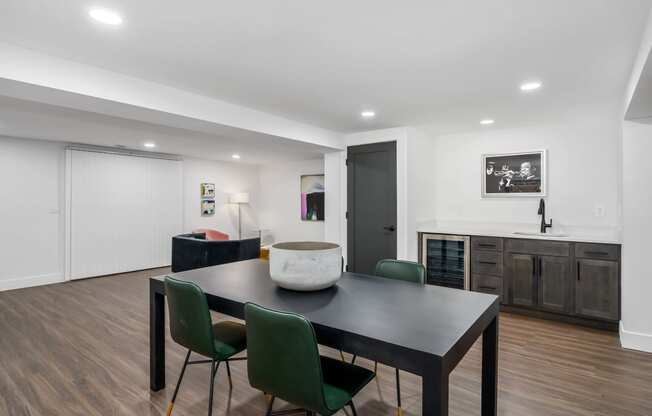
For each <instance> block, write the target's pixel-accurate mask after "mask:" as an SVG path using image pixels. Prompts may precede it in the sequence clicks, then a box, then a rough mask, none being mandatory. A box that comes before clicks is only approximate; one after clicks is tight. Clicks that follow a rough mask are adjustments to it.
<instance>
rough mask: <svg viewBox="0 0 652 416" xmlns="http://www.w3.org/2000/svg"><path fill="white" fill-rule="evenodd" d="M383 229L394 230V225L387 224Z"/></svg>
mask: <svg viewBox="0 0 652 416" xmlns="http://www.w3.org/2000/svg"><path fill="white" fill-rule="evenodd" d="M383 229H384V230H387V231H396V227H394V226H393V225H388V226H387V227H383Z"/></svg>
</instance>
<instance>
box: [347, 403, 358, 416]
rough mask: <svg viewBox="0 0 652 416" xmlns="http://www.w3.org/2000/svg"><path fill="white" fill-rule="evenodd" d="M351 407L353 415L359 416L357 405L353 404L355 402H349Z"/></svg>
mask: <svg viewBox="0 0 652 416" xmlns="http://www.w3.org/2000/svg"><path fill="white" fill-rule="evenodd" d="M349 407H351V413H353V416H358V412H356V411H355V405H354V404H353V401H350V402H349Z"/></svg>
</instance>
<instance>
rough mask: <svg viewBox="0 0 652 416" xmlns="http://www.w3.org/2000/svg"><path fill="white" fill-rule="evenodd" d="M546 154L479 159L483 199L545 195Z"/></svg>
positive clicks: (523, 153) (500, 155)
mask: <svg viewBox="0 0 652 416" xmlns="http://www.w3.org/2000/svg"><path fill="white" fill-rule="evenodd" d="M546 173H547V172H546V151H545V150H536V151H531V152H522V153H504V154H493V155H482V197H483V198H494V197H496V198H500V197H543V196H545V195H546Z"/></svg>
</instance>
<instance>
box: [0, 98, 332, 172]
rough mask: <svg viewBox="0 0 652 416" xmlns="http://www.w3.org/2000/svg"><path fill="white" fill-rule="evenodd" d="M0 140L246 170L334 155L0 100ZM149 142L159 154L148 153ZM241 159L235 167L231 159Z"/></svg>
mask: <svg viewBox="0 0 652 416" xmlns="http://www.w3.org/2000/svg"><path fill="white" fill-rule="evenodd" d="M0 136H10V137H21V138H31V139H41V140H54V141H61V142H69V143H82V144H90V145H97V146H116V145H121V146H125V147H127V148H130V149H136V150H141V151H147V150H150V151H153V152H158V153H170V154H177V155H183V156H191V157H197V158H203V159H210V160H225V161H232V162H237V163H245V164H277V163H283V162H287V161H293V160H303V159H312V158H318V157H322V155H323V153H325V152H327V151H332V149H329V148H326V147H322V146H317V145H313V144H308V143H304V142H298V141H289V140H285V139H282V138H278V137H275V136H270V135H263V134H260V133H254V132H247V131H245V130H239V131H236V130H235V129H231V130H229V131H228V134H226V135H221V134H215V133H213V134H211V133H205V132H201V131H197V130H187V129H180V128H174V127H167V126H162V125H157V124H151V123H144V122H141V121H134V120H128V119H124V118H119V117H111V116H106V115H100V114H96V113H91V112H85V111H79V110H72V109H66V108H62V107H58V106H52V105H48V104H39V103H35V102H31V101H23V100H17V99H13V98H7V97H3V96H0ZM146 142H154V143H155V144H156V148H154V149H145V148H144V147H143V145H144V143H146ZM234 153H237V154H239V155H240V156H241V159H240V160H238V161H235V160H234V159H233V158H232V157H231V155H233V154H234Z"/></svg>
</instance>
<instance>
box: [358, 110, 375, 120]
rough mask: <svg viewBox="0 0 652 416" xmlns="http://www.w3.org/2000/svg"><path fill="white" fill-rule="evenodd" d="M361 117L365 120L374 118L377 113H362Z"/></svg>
mask: <svg viewBox="0 0 652 416" xmlns="http://www.w3.org/2000/svg"><path fill="white" fill-rule="evenodd" d="M360 115H361V116H362V117H364V118H372V117H376V112H375V111H373V110H365V111H363V112H362V113H360Z"/></svg>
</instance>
